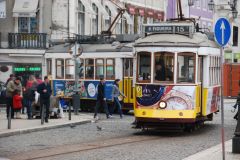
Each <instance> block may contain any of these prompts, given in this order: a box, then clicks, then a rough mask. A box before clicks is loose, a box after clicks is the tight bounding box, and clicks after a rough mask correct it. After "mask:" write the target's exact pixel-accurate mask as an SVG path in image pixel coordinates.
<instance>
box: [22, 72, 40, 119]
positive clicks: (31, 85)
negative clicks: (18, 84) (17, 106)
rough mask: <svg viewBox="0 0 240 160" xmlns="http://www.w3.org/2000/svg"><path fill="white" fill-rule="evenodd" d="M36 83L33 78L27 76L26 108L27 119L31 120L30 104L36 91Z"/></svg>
mask: <svg viewBox="0 0 240 160" xmlns="http://www.w3.org/2000/svg"><path fill="white" fill-rule="evenodd" d="M37 86H38V82H37V80H36V78H35V76H33V75H31V76H29V80H28V81H27V84H26V97H25V98H26V106H27V116H28V119H32V103H33V101H34V100H35V91H36V90H37Z"/></svg>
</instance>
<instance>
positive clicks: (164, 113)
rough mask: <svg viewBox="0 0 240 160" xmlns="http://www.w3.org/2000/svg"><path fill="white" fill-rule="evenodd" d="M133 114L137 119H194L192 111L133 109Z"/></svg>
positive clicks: (194, 115)
mask: <svg viewBox="0 0 240 160" xmlns="http://www.w3.org/2000/svg"><path fill="white" fill-rule="evenodd" d="M134 114H135V117H138V118H140V117H142V118H181V119H182V118H196V112H195V111H194V110H156V109H135V110H134ZM181 115H182V116H181Z"/></svg>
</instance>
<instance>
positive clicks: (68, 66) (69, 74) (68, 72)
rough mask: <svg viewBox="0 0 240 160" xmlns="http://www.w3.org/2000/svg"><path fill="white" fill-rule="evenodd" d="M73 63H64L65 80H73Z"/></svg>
mask: <svg viewBox="0 0 240 160" xmlns="http://www.w3.org/2000/svg"><path fill="white" fill-rule="evenodd" d="M74 70H75V69H74V61H73V60H71V59H66V61H65V78H66V79H73V78H74Z"/></svg>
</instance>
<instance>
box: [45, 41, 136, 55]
mask: <svg viewBox="0 0 240 160" xmlns="http://www.w3.org/2000/svg"><path fill="white" fill-rule="evenodd" d="M81 47H82V49H83V52H85V53H87V52H132V51H133V44H132V43H115V44H81ZM68 51H69V45H65V44H60V45H55V46H52V47H50V48H49V49H48V50H47V51H46V53H67V52H68Z"/></svg>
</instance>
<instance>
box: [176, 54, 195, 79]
mask: <svg viewBox="0 0 240 160" xmlns="http://www.w3.org/2000/svg"><path fill="white" fill-rule="evenodd" d="M195 56H196V55H195V54H194V53H178V73H177V75H178V77H177V81H178V83H194V82H195Z"/></svg>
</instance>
